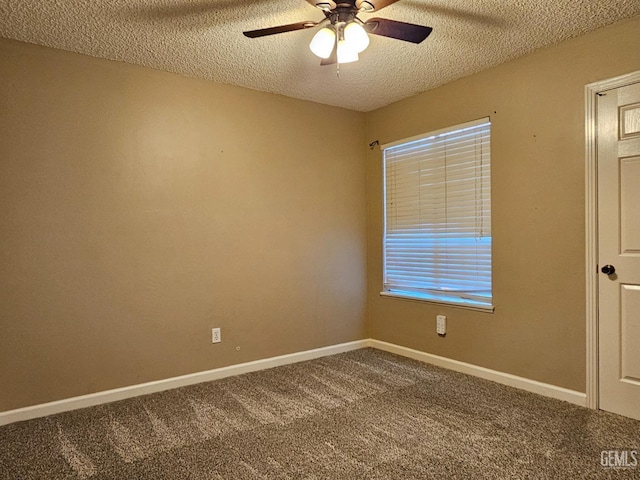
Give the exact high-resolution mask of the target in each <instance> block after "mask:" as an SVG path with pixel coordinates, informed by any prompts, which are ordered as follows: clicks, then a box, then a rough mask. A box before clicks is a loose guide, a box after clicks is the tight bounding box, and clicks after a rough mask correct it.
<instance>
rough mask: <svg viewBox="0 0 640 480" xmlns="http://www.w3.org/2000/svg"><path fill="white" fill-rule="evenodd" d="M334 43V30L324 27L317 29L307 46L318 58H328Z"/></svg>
mask: <svg viewBox="0 0 640 480" xmlns="http://www.w3.org/2000/svg"><path fill="white" fill-rule="evenodd" d="M335 43H336V32H335V30H333V29H332V28H329V27H324V28H321V29H320V30H318V31H317V33H316V34H315V35H314V36H313V38H312V39H311V43H310V44H309V48H310V49H311V51H312V52H313V53H314V55H316V56H318V57H320V58H329V57H330V56H331V52H332V51H333V46H334V45H335Z"/></svg>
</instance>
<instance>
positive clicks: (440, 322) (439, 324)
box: [436, 315, 447, 335]
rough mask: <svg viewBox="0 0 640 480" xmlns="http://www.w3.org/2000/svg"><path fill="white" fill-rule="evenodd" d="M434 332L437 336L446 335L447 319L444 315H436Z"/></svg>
mask: <svg viewBox="0 0 640 480" xmlns="http://www.w3.org/2000/svg"><path fill="white" fill-rule="evenodd" d="M436 332H437V333H438V335H446V334H447V317H446V316H445V315H436Z"/></svg>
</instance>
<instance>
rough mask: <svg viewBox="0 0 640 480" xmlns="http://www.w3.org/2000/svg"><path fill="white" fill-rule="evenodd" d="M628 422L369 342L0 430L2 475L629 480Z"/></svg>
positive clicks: (633, 433) (633, 474) (633, 424)
mask: <svg viewBox="0 0 640 480" xmlns="http://www.w3.org/2000/svg"><path fill="white" fill-rule="evenodd" d="M603 450H640V422H638V421H634V420H631V419H627V418H623V417H620V416H617V415H612V414H608V413H603V412H595V411H592V410H588V409H585V408H581V407H577V406H574V405H571V404H569V403H565V402H561V401H557V400H553V399H549V398H546V397H542V396H538V395H535V394H531V393H527V392H523V391H520V390H517V389H513V388H509V387H506V386H503V385H499V384H496V383H493V382H489V381H486V380H482V379H478V378H475V377H470V376H467V375H463V374H459V373H455V372H451V371H448V370H443V369H440V368H437V367H433V366H429V365H425V364H423V363H420V362H416V361H413V360H409V359H406V358H402V357H398V356H395V355H392V354H389V353H385V352H381V351H378V350H374V349H363V350H357V351H353V352H348V353H344V354H340V355H335V356H332V357H325V358H321V359H317V360H312V361H308V362H303V363H298V364H294V365H288V366H284V367H278V368H274V369H271V370H264V371H260V372H255V373H249V374H245V375H241V376H237V377H231V378H226V379H223V380H218V381H215V382H210V383H204V384H199V385H194V386H190V387H184V388H180V389H176V390H171V391H166V392H162V393H157V394H153V395H147V396H144V397H138V398H134V399H129V400H124V401H121V402H115V403H111V404H107V405H102V406H97V407H92V408H87V409H84V410H77V411H74V412H69V413H63V414H59V415H54V416H50V417H46V418H42V419H36V420H30V421H26V422H20V423H14V424H11V425H7V426H4V427H1V428H0V478H1V479H11V480H28V479H47V480H51V479H89V478H90V479H118V480H122V479H194V480H195V479H198V480H201V479H207V480H208V479H225V480H226V479H292V480H298V479H349V480H356V479H431V478H434V479H457V478H469V479H481V478H495V479H507V478H513V479H529V478H531V479H574V478H575V479H583V478H615V479H623V478H624V479H626V478H640V466H639V467H636V468H623V469H611V468H605V467H603V466H601V464H600V460H601V452H602V451H603Z"/></svg>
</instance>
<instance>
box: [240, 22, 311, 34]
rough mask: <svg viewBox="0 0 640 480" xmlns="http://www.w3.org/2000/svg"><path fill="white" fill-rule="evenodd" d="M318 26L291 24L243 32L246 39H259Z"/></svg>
mask: <svg viewBox="0 0 640 480" xmlns="http://www.w3.org/2000/svg"><path fill="white" fill-rule="evenodd" d="M316 25H318V22H298V23H290V24H289V25H280V26H278V27H269V28H261V29H259V30H250V31H248V32H242V33H243V34H244V36H245V37H249V38H258V37H266V36H267V35H275V34H276V33H284V32H293V31H295V30H304V29H305V28H311V27H315V26H316Z"/></svg>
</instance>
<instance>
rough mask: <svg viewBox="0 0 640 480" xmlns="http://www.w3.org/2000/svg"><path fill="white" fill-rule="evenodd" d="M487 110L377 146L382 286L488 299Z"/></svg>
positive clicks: (461, 299)
mask: <svg viewBox="0 0 640 480" xmlns="http://www.w3.org/2000/svg"><path fill="white" fill-rule="evenodd" d="M490 132H491V123H490V121H489V119H488V118H485V119H482V120H480V121H476V122H471V123H468V124H464V125H458V126H456V127H452V128H450V129H447V130H444V131H438V132H433V133H431V134H427V135H425V136H421V137H418V138H412V139H409V140H404V141H402V142H396V143H393V144H389V145H384V146H383V155H384V170H385V172H384V175H385V228H384V290H385V292H388V293H392V294H394V293H395V294H400V295H407V296H415V297H421V298H426V299H431V300H435V301H443V302H452V303H459V304H471V305H479V306H490V305H491V181H490Z"/></svg>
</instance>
